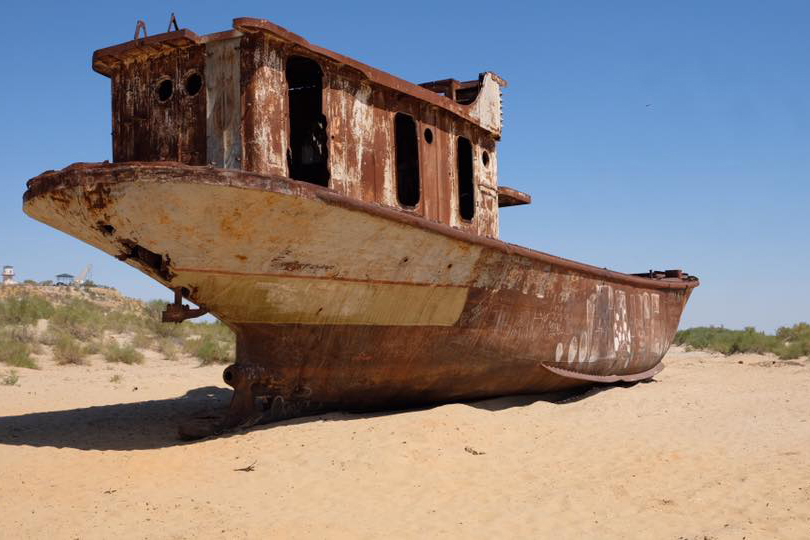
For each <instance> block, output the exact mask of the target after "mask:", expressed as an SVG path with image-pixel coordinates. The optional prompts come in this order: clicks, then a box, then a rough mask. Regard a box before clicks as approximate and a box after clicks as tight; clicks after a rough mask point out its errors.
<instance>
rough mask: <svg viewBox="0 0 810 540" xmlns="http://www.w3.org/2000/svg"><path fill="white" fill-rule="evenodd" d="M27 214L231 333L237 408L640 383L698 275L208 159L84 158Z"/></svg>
mask: <svg viewBox="0 0 810 540" xmlns="http://www.w3.org/2000/svg"><path fill="white" fill-rule="evenodd" d="M145 205H148V206H149V208H150V211H149V212H148V213H144V212H143V208H144V206H145ZM25 210H26V212H27V213H28V214H29V215H31V216H32V217H35V218H36V219H39V220H41V221H44V222H46V223H49V224H50V225H52V226H54V227H56V228H59V229H61V230H64V231H65V232H68V233H69V234H72V235H74V236H77V237H78V238H80V239H82V240H84V241H86V242H88V243H90V244H92V245H95V246H96V247H98V248H100V249H102V250H104V251H106V252H108V253H110V254H112V255H116V256H119V257H123V258H125V260H126V261H127V262H128V263H129V264H132V265H133V266H135V267H137V268H139V269H140V270H142V271H144V272H145V273H147V274H149V275H151V276H152V277H154V278H155V279H157V280H159V281H161V282H163V283H165V284H166V285H167V286H170V287H179V288H181V289H182V290H184V291H186V292H187V296H188V297H189V298H190V299H192V300H193V301H195V302H197V303H200V304H204V305H205V306H206V308H207V309H209V310H210V312H211V313H213V314H215V315H216V316H217V317H218V318H220V319H221V320H223V321H224V322H226V323H227V324H228V325H229V326H230V327H231V328H233V329H234V331H235V332H236V335H237V366H239V369H240V370H248V372H249V373H250V374H252V375H249V376H248V375H245V377H248V380H249V383H244V385H243V387H240V386H239V385H236V388H237V390H238V392H237V393H238V396H237V397H236V398H235V400H234V405H233V407H234V409H233V410H232V411H231V413H232V418H233V419H244V418H246V417H249V416H250V415H252V414H258V413H257V412H256V410H254V407H256V406H257V405H256V404H257V403H258V404H259V405H258V406H259V407H260V408H266V411H263V414H267V415H270V416H269V417H270V418H282V417H286V416H290V415H294V414H303V413H304V412H307V411H316V410H323V409H330V408H335V407H343V408H377V407H393V406H401V405H409V404H410V405H413V404H418V403H430V402H436V401H443V400H450V399H471V398H478V397H485V396H493V395H504V394H516V393H534V392H541V391H551V390H559V389H564V388H570V387H572V386H577V385H582V384H592V383H593V382H594V381H608V380H635V379H637V376H638V374H647V375H649V374H650V373H654V370H655V369H656V366H658V364H659V362H660V360H661V358H662V356H663V355H664V353H665V352H666V349H667V348H668V346H669V343H670V342H671V340H672V337H673V336H674V333H675V331H676V329H677V326H678V321H679V319H680V315H681V312H682V309H683V307H684V305H685V303H686V301H687V299H688V297H689V293H690V291H691V289H692V288H693V287H694V286H696V285H697V281H696V280H694V278H689V277H688V276H685V275H683V274H682V275H681V277H673V278H666V277H661V278H658V279H650V278H644V277H638V276H632V275H627V274H621V273H617V272H611V271H608V270H604V269H600V268H595V267H591V266H588V265H583V264H580V263H575V262H573V261H568V260H565V259H560V258H558V257H553V256H551V255H547V254H543V253H539V252H535V251H531V250H528V249H525V248H520V247H518V246H513V245H509V244H505V243H503V242H500V241H497V240H493V239H488V238H485V237H480V236H477V235H472V234H469V233H465V232H463V231H458V230H456V229H453V228H451V227H448V226H446V225H441V224H437V223H434V222H429V221H427V220H425V219H424V218H421V217H418V216H412V215H410V214H404V213H401V212H397V211H394V210H389V209H386V208H382V207H380V206H377V205H372V204H369V203H365V202H362V201H357V200H355V199H352V198H350V197H346V196H343V195H340V194H337V193H334V192H333V191H331V190H329V189H326V188H321V187H318V186H313V185H310V184H307V183H304V182H297V181H292V180H289V179H286V178H283V177H275V176H264V175H257V174H251V173H245V172H238V171H223V170H221V169H216V168H210V167H193V166H186V165H181V164H146V163H144V164H118V165H116V164H99V165H88V164H81V165H77V166H73V167H70V168H68V169H65V170H63V171H59V172H52V173H46V174H44V175H42V176H41V177H39V178H36V179H34V180H32V181H31V182H30V183H29V190H28V192H27V193H26V196H25ZM223 237H227V238H228V241H227V242H223V241H221V239H222V238H223ZM133 243H136V244H137V245H139V246H142V247H143V249H144V250H145V251H146V252H148V253H150V254H152V256H149V255H147V256H145V257H144V256H142V255H139V254H138V252H137V250H136V251H135V252H133V250H132V245H133ZM133 253H134V254H133ZM548 368H551V369H548ZM650 376H651V375H650ZM243 378H244V377H243ZM234 380H235V379H234ZM229 382H231V381H229ZM240 388H241V389H240ZM245 392H247V393H248V394H249V395H248V396H245ZM262 404H264V405H262ZM265 406H266V407H265ZM234 421H235V420H234Z"/></svg>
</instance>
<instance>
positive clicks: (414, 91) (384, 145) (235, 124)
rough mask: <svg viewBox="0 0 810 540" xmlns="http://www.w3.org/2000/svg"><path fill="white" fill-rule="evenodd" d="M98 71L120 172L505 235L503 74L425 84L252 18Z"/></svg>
mask: <svg viewBox="0 0 810 540" xmlns="http://www.w3.org/2000/svg"><path fill="white" fill-rule="evenodd" d="M93 69H95V70H96V71H97V72H99V73H101V74H103V75H106V76H108V77H110V79H111V82H112V103H113V161H114V162H127V161H177V162H180V163H185V164H188V165H212V166H214V167H221V168H227V169H240V170H244V171H249V172H255V173H260V174H269V175H279V176H285V177H288V178H292V179H294V180H302V181H305V182H311V183H314V184H318V185H322V186H327V187H329V188H331V189H333V190H335V191H336V192H338V193H341V194H344V195H346V196H349V197H352V198H355V199H358V200H362V201H367V202H371V203H378V204H381V205H385V206H389V207H392V208H398V209H402V210H404V211H407V212H409V213H412V214H414V215H418V216H422V217H425V218H427V219H429V220H432V221H436V222H439V223H445V224H447V225H451V226H453V227H456V228H458V229H461V230H464V231H469V232H472V233H476V234H481V235H485V236H489V237H493V238H494V237H497V236H498V211H497V208H498V199H499V197H498V182H497V167H498V160H497V150H496V143H497V141H498V140H499V139H500V136H501V93H500V88H501V86H505V84H506V83H505V82H504V81H503V80H502V79H501V78H500V77H498V76H497V75H495V74H493V73H490V72H487V73H482V74H481V75H480V76H479V77H478V79H477V80H474V81H469V82H458V81H455V80H453V79H448V80H444V81H436V82H431V83H425V84H422V85H415V84H411V83H409V82H406V81H403V80H401V79H397V78H396V77H393V76H391V75H388V74H387V73H383V72H381V71H379V70H377V69H374V68H372V67H370V66H366V65H364V64H361V63H360V62H357V61H355V60H352V59H349V58H346V57H344V56H341V55H339V54H336V53H333V52H331V51H327V50H325V49H322V48H320V47H317V46H313V45H311V44H309V43H308V42H307V41H306V40H304V39H303V38H301V37H299V36H297V35H295V34H292V33H290V32H288V31H286V30H284V29H283V28H280V27H278V26H276V25H274V24H272V23H269V22H267V21H263V20H257V19H248V18H241V19H236V20H235V21H234V29H233V30H231V31H227V32H220V33H217V34H212V35H209V36H197V35H196V34H194V33H193V32H191V31H188V30H178V31H175V32H171V33H167V34H162V35H160V36H154V37H148V38H141V39H136V40H134V41H132V42H129V43H126V44H123V45H118V46H115V47H109V48H107V49H102V50H99V51H96V53H95V54H94V55H93ZM525 201H527V198H526V197H525V196H523V195H522V194H519V193H515V192H513V191H511V190H510V191H507V192H505V196H504V197H503V198H502V204H515V203H519V202H525Z"/></svg>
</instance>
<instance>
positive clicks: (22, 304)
mask: <svg viewBox="0 0 810 540" xmlns="http://www.w3.org/2000/svg"><path fill="white" fill-rule="evenodd" d="M53 313H54V307H53V306H52V305H51V303H50V302H48V301H47V300H45V299H44V298H40V297H38V296H33V295H21V296H15V297H11V298H8V299H6V300H4V301H2V302H0V323H4V324H15V325H21V324H34V323H36V322H37V320H39V319H48V318H50V317H51V316H52V315H53Z"/></svg>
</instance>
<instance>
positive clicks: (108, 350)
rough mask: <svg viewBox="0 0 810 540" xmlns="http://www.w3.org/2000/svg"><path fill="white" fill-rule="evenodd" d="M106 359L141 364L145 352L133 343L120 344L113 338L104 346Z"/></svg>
mask: <svg viewBox="0 0 810 540" xmlns="http://www.w3.org/2000/svg"><path fill="white" fill-rule="evenodd" d="M104 360H106V361H107V362H120V363H122V364H140V363H142V362H143V354H142V353H141V352H140V351H138V350H137V349H136V348H135V347H133V346H132V345H119V344H118V342H117V341H115V340H114V339H111V340H110V341H109V342H107V344H106V345H105V346H104Z"/></svg>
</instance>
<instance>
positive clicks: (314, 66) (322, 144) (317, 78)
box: [286, 56, 329, 186]
mask: <svg viewBox="0 0 810 540" xmlns="http://www.w3.org/2000/svg"><path fill="white" fill-rule="evenodd" d="M286 75H287V87H288V99H289V107H290V147H289V149H288V150H287V165H288V167H289V169H290V178H293V179H294V180H303V181H305V182H311V183H313V184H318V185H321V186H328V185H329V166H328V162H329V160H328V158H329V155H328V145H327V139H328V137H327V134H326V117H325V116H324V115H323V72H322V71H321V67H320V66H319V65H318V63H317V62H315V61H314V60H310V59H309V58H304V57H303V56H291V57H290V58H289V59H288V60H287V69H286Z"/></svg>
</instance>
